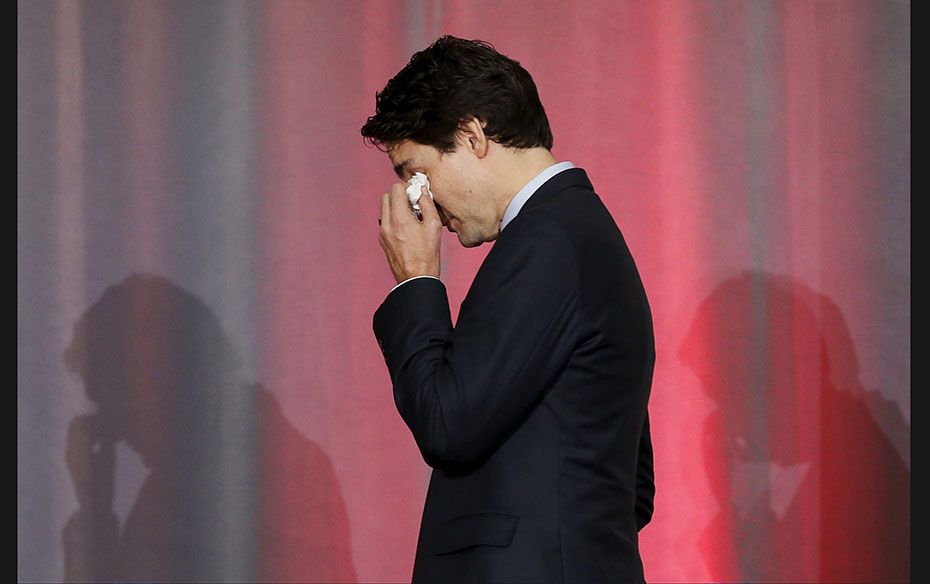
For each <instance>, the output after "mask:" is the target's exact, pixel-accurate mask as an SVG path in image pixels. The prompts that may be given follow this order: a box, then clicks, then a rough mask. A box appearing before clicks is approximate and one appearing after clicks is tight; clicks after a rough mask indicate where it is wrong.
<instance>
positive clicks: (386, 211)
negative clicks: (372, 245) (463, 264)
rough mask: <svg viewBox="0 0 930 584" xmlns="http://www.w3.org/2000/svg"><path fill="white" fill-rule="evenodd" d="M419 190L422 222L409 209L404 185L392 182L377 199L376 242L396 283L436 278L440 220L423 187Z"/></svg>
mask: <svg viewBox="0 0 930 584" xmlns="http://www.w3.org/2000/svg"><path fill="white" fill-rule="evenodd" d="M421 190H422V196H421V197H420V210H421V211H422V213H423V219H422V221H421V220H419V219H417V216H416V215H415V214H414V212H413V209H411V208H410V200H409V199H408V198H407V184H406V183H394V184H393V185H391V192H389V193H384V195H382V197H381V233H380V235H379V236H378V242H379V243H380V244H381V247H382V249H384V253H385V255H386V256H387V259H388V263H389V264H390V265H391V271H392V272H393V273H394V279H395V280H396V281H397V283H398V284H399V283H401V282H403V281H404V280H407V279H408V278H412V277H414V276H436V277H437V278H438V277H439V257H440V246H441V244H442V220H441V219H440V218H439V212H438V211H437V210H436V204H435V203H433V198H432V197H431V196H430V195H429V192H427V189H426V187H425V186H424V187H423V188H422V189H421Z"/></svg>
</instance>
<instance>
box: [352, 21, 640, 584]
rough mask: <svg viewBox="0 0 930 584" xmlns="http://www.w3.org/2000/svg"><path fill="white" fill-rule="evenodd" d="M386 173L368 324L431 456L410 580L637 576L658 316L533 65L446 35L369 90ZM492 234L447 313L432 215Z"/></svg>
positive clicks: (438, 231)
mask: <svg viewBox="0 0 930 584" xmlns="http://www.w3.org/2000/svg"><path fill="white" fill-rule="evenodd" d="M362 135H363V136H364V137H365V138H366V139H367V140H369V142H370V143H371V144H374V145H379V146H380V145H384V146H385V148H384V151H385V152H386V153H387V154H388V156H389V158H390V160H391V163H392V165H393V166H394V169H395V172H396V173H397V175H398V176H399V177H400V178H401V179H409V178H410V176H411V175H412V174H413V173H414V172H417V171H419V172H422V173H424V174H426V176H427V177H428V179H429V181H430V190H431V191H432V193H433V196H434V197H435V200H433V199H432V198H431V197H430V196H429V195H428V194H426V193H427V191H426V189H425V187H424V190H423V192H424V196H422V197H421V198H420V200H419V204H420V207H421V209H422V221H420V220H419V219H418V218H417V216H416V215H414V214H413V213H412V212H411V207H410V204H409V201H408V198H407V194H406V192H405V189H406V184H404V183H396V184H394V185H392V187H391V190H390V192H389V193H385V194H384V195H383V197H382V198H381V217H380V219H379V222H380V224H381V228H380V237H379V241H380V244H381V247H382V248H383V249H384V251H385V254H386V255H387V259H388V263H389V264H390V267H391V270H392V272H393V273H394V277H395V280H396V281H397V282H398V285H397V286H395V287H394V288H393V289H392V290H391V291H390V293H389V294H388V295H387V298H386V299H385V300H384V302H383V303H382V304H381V306H380V307H379V308H378V309H377V311H376V312H375V314H374V318H373V327H374V333H375V336H376V337H377V339H378V343H379V345H380V346H381V349H382V352H383V354H384V359H385V362H386V364H387V367H388V370H389V372H390V376H391V381H392V382H393V386H394V401H395V404H396V406H397V409H398V411H399V413H400V415H401V417H402V418H403V420H404V422H405V423H406V424H407V426H408V427H409V428H410V430H411V432H412V434H413V437H414V439H415V441H416V444H417V446H418V447H419V449H420V452H421V454H422V455H423V459H424V460H425V461H426V463H427V464H429V465H430V466H431V467H432V468H433V473H432V477H431V479H430V484H429V489H428V492H427V496H426V504H425V507H424V510H423V517H422V521H421V526H420V533H419V540H418V544H417V551H416V557H415V560H414V568H413V582H414V583H417V582H443V583H446V582H575V583H579V584H582V583H583V584H591V583H597V582H613V583H616V582H643V581H644V577H643V566H642V562H641V559H640V555H639V546H638V531H639V530H640V529H642V528H643V526H644V525H646V524H647V523H648V522H649V521H650V519H651V517H652V509H653V504H652V502H653V495H654V492H655V488H654V482H653V470H652V463H653V461H652V444H651V440H650V433H649V420H648V416H647V410H646V406H647V402H648V399H649V393H650V387H651V383H652V372H653V365H654V363H655V348H654V340H653V330H652V317H651V313H650V309H649V304H648V302H647V299H646V294H645V292H644V290H643V286H642V282H641V281H640V277H639V274H638V271H637V269H636V266H635V264H634V262H633V258H632V257H631V255H630V252H629V250H628V248H627V245H626V243H625V241H624V239H623V236H622V235H621V233H620V230H619V229H618V228H617V225H616V223H615V222H614V220H613V218H612V217H611V215H610V213H609V212H608V210H607V208H606V207H605V206H604V204H603V202H602V201H601V199H600V198H599V197H598V195H597V194H596V193H595V192H594V190H593V187H592V185H591V182H590V181H589V180H588V177H587V174H586V173H585V171H584V170H583V169H581V168H578V167H575V166H574V165H573V164H572V163H571V162H567V161H566V162H557V161H556V159H555V157H553V155H552V153H551V148H552V133H551V131H550V129H549V122H548V120H547V118H546V114H545V111H544V110H543V107H542V104H541V102H540V100H539V96H538V94H537V90H536V86H535V84H534V83H533V80H532V77H530V75H529V73H527V71H526V70H525V69H524V68H523V67H521V66H520V64H519V63H518V62H517V61H514V60H512V59H509V58H507V57H505V56H504V55H501V54H500V53H498V52H497V51H495V50H494V48H493V47H492V46H491V45H490V44H487V43H484V42H482V41H468V40H464V39H458V38H455V37H451V36H444V37H441V38H440V39H438V40H437V41H436V42H434V43H433V44H432V45H431V46H430V47H428V48H427V49H425V50H423V51H420V52H418V53H416V54H414V55H413V57H412V58H411V60H410V62H409V63H408V64H407V65H406V66H405V67H404V68H403V69H402V70H401V71H400V72H399V73H398V74H397V75H396V76H395V77H394V78H393V79H391V80H390V81H389V82H388V84H387V85H386V87H385V88H384V90H383V91H381V92H378V93H377V96H376V113H375V115H374V116H372V117H370V118H369V119H368V121H367V123H366V124H365V125H364V127H363V128H362ZM443 226H445V227H446V228H448V229H449V231H452V232H454V233H456V234H457V236H458V239H459V241H460V242H461V244H462V245H463V246H465V247H475V246H478V245H481V244H482V243H484V242H488V241H495V243H494V246H493V247H492V249H491V251H490V252H489V253H488V255H487V257H486V258H485V261H484V263H483V264H482V265H481V267H480V269H479V270H478V273H477V274H476V276H475V279H474V281H473V282H472V285H471V287H470V289H469V291H468V294H467V295H466V297H465V299H464V301H463V302H462V306H461V309H460V311H459V317H458V321H457V322H456V323H455V326H453V324H452V322H451V317H450V311H449V301H448V297H447V295H446V289H445V286H444V284H443V283H442V281H441V280H440V279H439V275H440V270H439V267H440V261H439V260H440V243H441V237H442V227H443Z"/></svg>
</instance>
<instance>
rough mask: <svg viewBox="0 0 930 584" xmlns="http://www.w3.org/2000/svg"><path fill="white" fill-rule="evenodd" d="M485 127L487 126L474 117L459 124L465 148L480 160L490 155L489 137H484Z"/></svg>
mask: <svg viewBox="0 0 930 584" xmlns="http://www.w3.org/2000/svg"><path fill="white" fill-rule="evenodd" d="M484 126H485V124H484V123H483V122H481V121H480V120H479V119H478V118H476V117H474V116H472V117H471V118H470V119H468V120H466V121H463V122H462V123H461V124H459V139H460V140H462V142H463V143H464V146H465V148H466V149H467V150H468V151H470V152H473V153H474V154H475V156H477V157H478V158H484V157H485V156H487V154H488V137H487V136H485V135H484Z"/></svg>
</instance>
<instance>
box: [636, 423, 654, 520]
mask: <svg viewBox="0 0 930 584" xmlns="http://www.w3.org/2000/svg"><path fill="white" fill-rule="evenodd" d="M652 464H653V458H652V436H651V434H650V430H649V411H648V410H647V411H646V419H645V420H643V429H642V433H641V434H640V437H639V454H638V456H637V457H636V531H639V530H641V529H642V528H643V527H645V526H646V524H647V523H649V522H650V521H651V520H652V511H653V500H654V498H655V494H656V485H655V473H654V471H653V466H652Z"/></svg>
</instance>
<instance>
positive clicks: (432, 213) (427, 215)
mask: <svg viewBox="0 0 930 584" xmlns="http://www.w3.org/2000/svg"><path fill="white" fill-rule="evenodd" d="M420 191H422V193H423V194H422V195H420V209H421V210H422V211H423V220H424V221H439V222H440V223H442V219H441V218H440V217H439V211H438V210H437V209H436V203H435V201H433V197H431V196H430V194H429V189H428V188H427V187H426V185H423V186H422V187H420Z"/></svg>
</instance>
